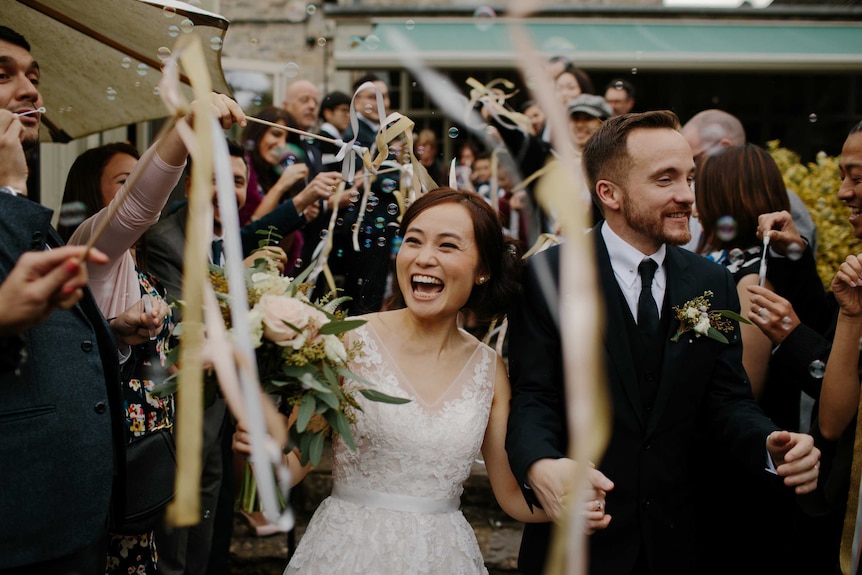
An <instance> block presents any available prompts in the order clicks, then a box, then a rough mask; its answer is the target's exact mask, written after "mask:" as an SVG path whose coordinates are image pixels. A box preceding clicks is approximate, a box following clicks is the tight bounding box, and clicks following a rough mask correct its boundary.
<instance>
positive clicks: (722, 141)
mask: <svg viewBox="0 0 862 575" xmlns="http://www.w3.org/2000/svg"><path fill="white" fill-rule="evenodd" d="M682 135H683V136H685V139H686V140H687V141H688V143H689V145H690V146H691V150H692V154H694V161H695V163H698V164H700V162H701V161H702V160H703V158H705V157H707V156H709V155H712V154H716V153H720V152H721V150H723V149H724V148H726V147H728V146H742V145H743V144H745V142H746V136H745V128H744V127H743V126H742V122H740V121H739V119H738V118H737V117H736V116H734V115H732V114H729V113H728V112H725V111H724V110H716V109H709V110H703V111H701V112H698V113H697V114H695V115H694V116H692V117H691V119H690V120H689V121H688V122H686V123H685V125H684V126H683V127H682ZM787 195H788V197H789V199H790V213H791V214H793V221H794V222H795V224H796V228H797V229H798V230H799V232H800V233H801V234H802V237H804V238H805V241H806V242H807V243H808V244H809V245H810V246H811V252H812V253H813V254H816V253H817V228H816V227H815V225H814V220H813V219H812V218H811V214H810V213H809V212H808V208H807V207H806V206H805V202H803V201H802V198H800V197H799V196H798V195H796V194H795V193H794V192H793V191H792V190H787ZM691 223H692V228H693V229H692V233H693V234H692V235H693V238H692V241H690V242H689V244H687V246H686V247H688V248H689V249H692V250H697V249H698V244H699V238H700V235H699V234H700V229H699V227H698V222H697V221H696V219H692V221H691Z"/></svg>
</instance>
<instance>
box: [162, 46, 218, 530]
mask: <svg viewBox="0 0 862 575" xmlns="http://www.w3.org/2000/svg"><path fill="white" fill-rule="evenodd" d="M176 50H179V51H180V56H179V58H180V61H181V62H182V63H183V67H184V68H185V70H186V72H187V75H188V77H189V79H190V80H191V86H192V92H193V93H194V96H195V100H196V101H195V103H194V108H193V110H192V111H193V113H194V115H195V116H196V117H197V118H198V119H199V121H198V122H196V123H195V124H196V125H195V134H196V137H197V138H196V149H195V150H194V152H195V153H196V155H195V156H194V162H193V163H192V187H191V192H190V194H189V220H188V227H187V230H188V231H187V233H186V245H185V252H184V253H185V261H184V266H183V278H184V279H183V299H184V300H185V302H186V305H185V308H184V310H183V331H182V334H181V335H180V341H181V345H180V359H179V361H180V365H181V366H182V369H181V370H180V373H179V376H178V387H177V413H176V423H177V425H176V429H177V433H176V434H175V436H174V437H175V438H176V444H177V474H176V482H175V496H174V500H173V501H172V502H171V503H170V505H168V508H167V511H166V520H167V522H168V524H169V525H173V526H176V527H186V526H191V525H196V524H197V523H198V522H199V521H200V516H201V513H200V478H201V469H202V465H201V449H202V447H203V401H204V399H203V363H202V361H201V352H202V350H203V347H204V324H203V289H204V285H205V283H206V282H208V281H209V277H208V275H207V271H206V262H207V250H206V244H207V243H208V241H209V238H210V237H211V235H212V232H211V230H208V229H207V226H206V222H208V221H210V222H211V221H212V198H211V194H212V188H211V182H212V173H213V163H212V153H211V150H210V142H211V141H212V138H213V133H212V123H211V122H209V121H207V120H208V119H209V117H210V115H211V113H212V112H211V110H210V92H211V91H212V88H211V83H210V78H209V75H208V74H207V72H206V63H205V62H206V60H205V59H204V53H203V48H202V46H201V40H200V38H199V37H198V36H194V35H188V36H183V37H182V38H181V40H180V41H179V42H177V47H176V48H175V51H176Z"/></svg>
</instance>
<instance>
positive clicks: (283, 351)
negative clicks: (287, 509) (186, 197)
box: [210, 252, 407, 465]
mask: <svg viewBox="0 0 862 575" xmlns="http://www.w3.org/2000/svg"><path fill="white" fill-rule="evenodd" d="M260 253H261V254H262V255H261V257H260V258H259V259H257V260H255V263H254V265H253V266H252V267H250V268H248V269H247V270H246V287H247V292H248V305H249V315H248V321H249V326H247V328H246V329H249V330H250V331H251V333H252V339H253V342H254V345H255V348H256V349H255V356H256V359H257V366H258V375H259V377H260V382H261V385H262V386H263V389H264V391H265V392H266V393H269V394H272V395H275V396H278V397H279V398H280V399H281V401H282V405H283V406H284V407H286V408H288V410H292V409H294V408H296V410H297V419H296V424H295V425H294V426H293V427H292V428H291V430H290V433H291V438H292V440H293V442H294V444H295V445H297V446H298V447H299V449H300V451H301V453H302V456H301V461H302V463H303V464H305V463H307V462H309V461H310V462H311V463H312V464H313V465H317V464H318V463H319V461H320V457H321V455H322V453H323V445H324V439H325V436H326V434H327V433H330V432H332V433H338V434H339V435H341V437H342V438H343V439H344V442H345V443H346V444H347V445H348V446H350V447H351V448H353V447H355V446H354V443H353V437H352V434H351V432H350V426H349V422H350V421H352V420H353V418H354V417H355V412H356V411H357V410H359V411H361V408H360V407H359V405H358V404H357V402H356V400H355V398H354V396H353V395H352V393H351V392H349V391H347V390H346V389H344V388H343V387H342V386H341V384H340V381H341V378H349V379H352V380H354V381H357V382H359V383H360V384H365V385H367V387H361V388H359V389H358V392H359V393H361V394H362V395H363V396H365V397H366V398H368V399H370V400H373V401H383V402H387V403H405V402H406V401H407V400H403V399H399V398H394V397H390V396H388V395H385V394H383V393H380V392H378V391H375V390H374V389H372V387H373V385H372V384H371V383H369V382H367V381H365V380H363V379H362V378H361V377H359V376H358V375H356V374H355V373H352V372H351V371H350V370H349V369H348V367H347V364H348V362H349V361H350V360H351V359H353V358H355V357H357V356H358V355H359V354H361V353H362V348H361V342H359V341H358V340H355V341H354V342H353V343H351V344H350V345H346V344H345V342H346V339H347V338H346V336H345V334H346V333H347V332H348V331H350V330H352V329H355V328H357V327H359V326H360V325H362V324H363V323H365V321H364V320H355V319H346V318H345V315H346V312H345V311H343V310H342V309H341V306H342V305H343V304H344V303H345V302H346V301H348V299H349V298H345V297H341V298H334V299H331V298H330V297H327V298H324V299H322V300H318V301H312V300H311V299H309V294H310V293H311V290H312V289H313V288H314V285H313V284H311V283H306V282H304V279H305V278H306V277H307V275H308V273H310V271H311V269H312V267H311V266H310V267H309V268H307V269H306V270H305V271H304V272H302V273H301V274H299V275H298V276H297V277H296V278H289V277H285V276H283V275H281V274H280V273H279V271H278V269H277V268H276V267H275V265H274V262H273V261H272V260H270V259H268V258H267V257H266V255H265V253H266V252H260ZM210 280H211V282H212V285H213V287H214V289H215V292H216V297H217V300H218V303H219V306H220V308H221V312H222V317H223V318H224V321H225V325H226V326H227V327H228V328H229V329H232V328H233V326H231V320H230V299H229V297H228V296H227V282H226V280H225V276H224V271H223V270H222V268H220V267H218V266H211V268H210ZM326 424H328V425H326Z"/></svg>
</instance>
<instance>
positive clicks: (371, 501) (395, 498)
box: [332, 483, 461, 515]
mask: <svg viewBox="0 0 862 575" xmlns="http://www.w3.org/2000/svg"><path fill="white" fill-rule="evenodd" d="M332 497H335V498H337V499H342V500H344V501H349V502H350V503H356V504H357V505H364V506H366V507H379V508H382V509H391V510H393V511H406V512H408V513H426V514H431V515H434V514H439V513H451V512H452V511H458V509H459V508H460V506H461V499H460V498H459V497H452V498H449V499H430V498H426V497H413V496H410V495H398V494H395V493H384V492H382V491H369V490H367V489H360V488H358V487H351V486H349V485H341V484H338V483H336V484H334V485H333V486H332Z"/></svg>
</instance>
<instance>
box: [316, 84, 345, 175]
mask: <svg viewBox="0 0 862 575" xmlns="http://www.w3.org/2000/svg"><path fill="white" fill-rule="evenodd" d="M320 119H321V120H322V121H323V122H322V123H321V124H320V131H319V132H318V135H320V136H325V137H327V138H330V139H333V140H341V139H342V135H343V134H344V132H346V131H347V128H348V127H349V126H350V96H348V95H347V94H345V93H344V92H339V91H338V90H336V91H334V92H330V93H329V94H327V95H326V96H324V97H323V101H322V102H321V103H320ZM314 145H315V146H316V147H317V149H318V150H319V151H320V156H321V163H322V167H323V171H327V172H328V171H335V172H339V171H341V160H336V159H335V158H336V156H337V155H338V152H340V151H341V148H340V147H339V146H336V145H335V144H332V143H331V142H325V141H323V140H321V139H316V140H314Z"/></svg>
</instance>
